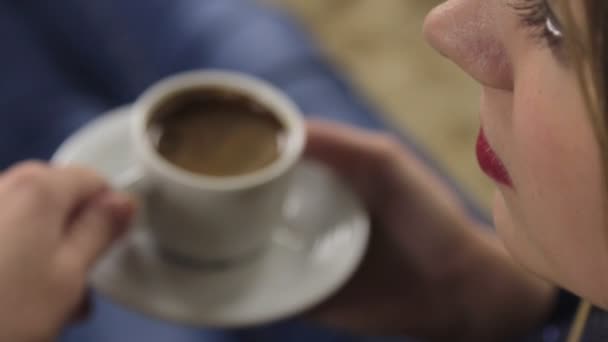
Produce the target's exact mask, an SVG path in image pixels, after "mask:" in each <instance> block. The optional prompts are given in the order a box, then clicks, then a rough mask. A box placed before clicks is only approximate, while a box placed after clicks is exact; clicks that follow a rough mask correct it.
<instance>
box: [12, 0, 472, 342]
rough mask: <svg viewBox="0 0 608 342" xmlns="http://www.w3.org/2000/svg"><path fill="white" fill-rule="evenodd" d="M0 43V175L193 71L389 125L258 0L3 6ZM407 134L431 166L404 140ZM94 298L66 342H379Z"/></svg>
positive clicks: (369, 123) (307, 106) (332, 113)
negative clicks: (160, 313)
mask: <svg viewBox="0 0 608 342" xmlns="http://www.w3.org/2000/svg"><path fill="white" fill-rule="evenodd" d="M0 42H2V51H1V52H0V116H1V121H0V122H1V124H0V168H2V169H3V168H6V167H8V166H10V165H11V164H13V163H15V162H17V161H19V160H22V159H29V158H39V159H47V158H48V157H50V155H51V154H52V152H53V151H54V150H55V149H56V148H57V146H58V145H59V144H60V143H61V142H62V141H63V140H64V139H65V138H66V137H67V136H68V135H69V134H70V133H72V132H73V131H75V130H76V129H78V128H79V127H80V126H82V125H83V124H85V123H86V122H88V121H89V120H91V119H93V118H94V117H96V116H98V115H101V114H102V113H103V112H104V111H106V110H108V109H111V108H113V107H116V106H118V105H122V104H125V103H129V102H132V101H133V100H134V99H135V98H136V96H137V95H138V94H140V93H141V92H142V91H143V90H144V89H145V88H146V87H148V86H149V85H150V84H152V83H153V82H155V81H157V80H159V79H161V78H163V77H165V76H167V75H170V74H173V73H176V72H179V71H184V70H190V69H200V68H221V69H231V70H238V71H242V72H246V73H250V74H253V75H256V76H258V77H262V78H264V79H267V80H268V81H270V82H272V83H274V84H275V85H277V86H278V87H280V88H281V89H283V90H284V91H285V92H287V94H289V95H290V96H291V97H292V98H293V99H294V100H295V102H296V103H297V104H298V105H299V106H300V107H301V109H302V110H303V111H304V112H305V113H310V115H318V116H322V117H324V118H327V119H334V120H340V121H345V122H349V123H351V124H354V125H359V126H363V127H367V128H370V129H376V130H389V129H390V128H389V127H387V126H386V125H385V124H384V123H383V122H382V120H381V119H380V117H379V116H378V115H377V110H376V109H374V108H372V107H371V106H370V105H369V104H368V103H366V102H365V101H364V100H363V99H362V97H361V96H359V94H357V93H356V92H355V91H354V90H353V89H352V88H351V87H350V86H349V84H348V82H346V81H345V80H344V79H343V78H341V77H340V75H338V74H337V73H336V72H335V70H334V69H333V68H332V67H331V65H330V64H329V63H327V61H326V60H325V58H324V57H323V55H322V54H321V53H320V52H319V49H317V48H316V47H315V45H314V44H313V42H312V41H311V39H310V38H309V37H308V36H307V35H306V34H305V33H304V32H303V31H302V30H300V29H299V28H298V26H297V24H295V23H294V20H293V18H290V17H288V16H286V15H284V14H283V13H280V12H278V11H276V10H274V9H270V8H266V7H262V6H260V5H257V4H255V3H254V2H253V1H248V0H172V1H166V0H140V1H138V0H128V1H125V0H103V1H80V0H62V1H32V0H0ZM412 96H415V94H413V95H412ZM402 137H403V139H404V142H405V143H408V144H410V145H412V146H414V148H415V149H416V150H417V151H419V153H420V155H421V156H422V158H424V159H426V160H427V161H428V162H429V163H430V164H433V162H432V160H430V159H428V158H427V157H426V156H425V155H424V153H423V152H422V151H421V150H420V149H418V148H416V146H415V144H414V142H413V141H411V140H410V139H409V138H408V137H407V135H402ZM436 169H437V168H436ZM437 172H438V173H439V174H440V175H441V174H442V173H441V171H440V170H438V169H437ZM443 176H444V175H443ZM463 200H464V201H465V203H467V204H468V206H469V208H470V209H471V212H472V214H473V215H477V216H478V217H480V218H482V215H481V214H480V212H479V211H478V210H477V209H476V208H475V207H474V206H473V205H471V202H470V201H468V200H467V198H466V197H465V196H463ZM94 302H95V310H94V312H93V315H92V317H91V320H90V321H89V322H87V323H85V324H82V325H80V326H75V327H71V328H70V329H68V330H67V331H66V333H65V335H64V336H63V338H62V340H63V341H66V342H68V341H69V342H71V341H90V342H95V341H113V342H120V341H147V342H155V341H158V342H160V341H174V342H187V341H254V340H255V341H260V340H263V341H355V340H356V341H365V340H372V339H373V340H377V339H379V338H364V337H355V336H349V335H345V334H340V333H337V332H332V331H328V330H326V329H322V328H319V327H316V326H312V325H310V324H307V323H303V322H297V321H288V322H279V323H276V324H273V325H270V326H265V327H258V328H253V329H245V330H239V331H209V330H197V329H191V328H184V327H177V326H173V325H170V324H167V323H163V322H158V321H154V320H152V319H149V318H146V317H143V316H140V315H138V314H136V313H132V312H129V311H126V310H125V309H123V308H120V307H118V306H115V305H113V304H111V303H110V302H108V301H107V300H106V299H104V298H102V297H99V296H95V298H94Z"/></svg>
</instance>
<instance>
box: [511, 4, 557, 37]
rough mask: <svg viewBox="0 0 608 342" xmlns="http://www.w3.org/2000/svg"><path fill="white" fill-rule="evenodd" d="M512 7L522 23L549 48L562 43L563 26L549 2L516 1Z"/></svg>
mask: <svg viewBox="0 0 608 342" xmlns="http://www.w3.org/2000/svg"><path fill="white" fill-rule="evenodd" d="M512 7H513V8H514V9H515V11H516V12H517V13H518V15H519V16H520V18H521V21H522V23H523V24H524V25H525V26H527V27H530V28H531V29H532V32H533V34H534V35H535V36H538V37H541V38H542V39H544V40H545V41H546V42H547V43H548V44H549V46H552V47H553V46H556V45H558V44H559V43H560V42H561V41H562V38H563V36H564V35H563V31H562V26H561V24H560V22H559V19H558V18H557V16H556V15H555V13H554V12H553V10H552V9H551V6H549V4H548V3H547V0H519V1H515V3H513V4H512Z"/></svg>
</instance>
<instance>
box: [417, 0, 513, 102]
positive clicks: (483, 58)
mask: <svg viewBox="0 0 608 342" xmlns="http://www.w3.org/2000/svg"><path fill="white" fill-rule="evenodd" d="M499 2H501V1H499V0H447V1H445V2H444V3H443V4H441V5H439V6H438V7H436V8H435V9H433V10H432V11H431V13H429V15H428V16H427V17H426V20H425V22H424V35H425V37H426V39H427V41H428V42H429V43H430V44H431V46H432V47H433V48H435V49H436V50H437V51H438V52H439V53H441V54H442V55H444V56H445V57H447V58H449V59H450V60H452V61H453V62H454V63H456V64H457V65H458V66H460V67H461V68H462V69H463V70H464V71H465V72H466V73H468V74H469V75H470V76H471V77H473V78H474V79H476V80H477V81H478V82H480V83H482V84H483V85H485V86H488V87H493V88H500V89H509V90H510V89H511V88H512V87H513V80H512V78H513V77H512V68H511V63H510V60H509V56H508V53H507V51H506V48H505V45H504V44H503V42H504V39H505V37H504V36H503V35H504V34H505V32H504V30H502V29H501V26H500V25H501V24H500V15H506V13H504V10H502V9H501V7H504V5H501V4H499ZM501 11H502V12H503V13H501Z"/></svg>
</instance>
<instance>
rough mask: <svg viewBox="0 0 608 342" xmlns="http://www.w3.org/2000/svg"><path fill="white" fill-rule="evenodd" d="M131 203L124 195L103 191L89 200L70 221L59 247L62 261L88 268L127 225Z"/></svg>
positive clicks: (132, 210)
mask: <svg viewBox="0 0 608 342" xmlns="http://www.w3.org/2000/svg"><path fill="white" fill-rule="evenodd" d="M134 212H135V204H134V202H133V200H132V199H131V198H130V197H128V196H127V195H124V194H120V193H111V192H107V193H104V194H102V195H99V196H98V197H96V198H95V199H93V200H92V201H91V202H90V203H89V204H88V205H87V206H85V207H84V208H82V209H81V210H80V211H79V213H78V216H76V217H75V218H74V220H72V221H71V227H69V229H68V232H69V233H68V234H67V236H66V238H65V242H64V245H63V252H64V255H65V257H66V258H69V260H72V262H73V263H74V262H77V263H78V264H80V266H81V267H83V269H85V270H86V269H89V268H90V267H91V266H92V265H93V264H94V263H95V261H96V260H97V258H98V257H99V256H100V255H101V254H102V253H103V252H104V251H105V250H106V249H107V248H108V247H109V245H110V243H111V242H113V241H114V240H115V239H116V238H118V237H119V236H121V235H122V234H123V233H124V232H125V231H126V229H127V228H128V226H129V223H130V221H131V218H132V217H133V214H134Z"/></svg>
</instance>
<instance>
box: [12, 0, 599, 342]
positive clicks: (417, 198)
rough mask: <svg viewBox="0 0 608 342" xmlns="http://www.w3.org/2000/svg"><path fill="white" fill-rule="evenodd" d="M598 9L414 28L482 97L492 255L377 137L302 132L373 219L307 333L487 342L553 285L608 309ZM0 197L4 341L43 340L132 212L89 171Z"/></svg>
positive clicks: (434, 18) (461, 12) (470, 11)
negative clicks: (350, 268) (365, 241)
mask: <svg viewBox="0 0 608 342" xmlns="http://www.w3.org/2000/svg"><path fill="white" fill-rule="evenodd" d="M607 11H608V5H605V4H604V2H603V1H602V0H570V1H564V2H563V3H561V2H558V1H550V0H449V1H447V2H445V3H444V4H443V5H441V6H440V7H438V8H437V9H436V10H434V11H433V12H432V13H431V14H430V15H429V17H428V19H427V22H426V25H425V33H426V36H427V38H428V39H429V41H430V42H431V44H432V45H433V46H434V47H435V48H437V49H438V50H439V51H440V53H442V54H444V55H445V56H447V57H448V58H450V59H452V60H453V61H454V62H455V63H456V64H458V65H459V66H460V67H461V68H463V69H464V70H465V71H466V72H467V73H469V74H470V75H471V76H472V77H474V78H475V79H476V80H478V81H479V82H480V83H481V84H482V86H483V96H482V105H481V109H482V110H481V121H482V127H483V129H482V133H481V134H480V139H479V143H478V155H479V157H480V158H479V159H480V164H481V166H482V168H483V169H484V170H485V171H486V172H487V173H488V175H489V176H491V177H492V178H493V179H494V180H495V181H496V184H497V188H498V191H497V195H496V201H495V204H494V217H495V221H496V226H497V230H498V233H499V234H498V235H499V236H500V238H501V239H502V241H504V246H505V247H506V248H503V244H502V243H501V242H499V241H498V240H497V239H496V238H495V236H494V235H493V234H490V233H488V232H487V230H484V229H479V228H482V227H479V226H480V225H479V224H478V223H477V222H475V221H474V220H472V219H470V218H469V217H468V216H467V215H466V213H465V210H464V209H463V208H462V207H461V204H460V203H459V202H458V201H457V200H456V197H455V196H454V195H453V194H452V193H451V192H450V190H449V189H448V188H447V187H446V186H445V185H444V184H442V183H441V181H440V180H438V179H436V178H435V177H433V176H432V172H430V170H429V169H427V167H426V166H425V165H424V164H423V163H421V162H420V161H419V160H417V159H416V158H415V157H414V155H413V153H411V152H410V151H408V150H406V149H405V148H404V147H402V146H400V145H399V144H397V143H396V142H394V141H393V140H392V139H391V138H390V137H386V136H382V135H376V134H373V133H369V132H365V131H359V130H354V129H352V128H348V127H344V126H338V125H335V124H329V123H319V122H317V123H311V125H310V144H309V148H308V153H309V155H310V156H312V157H314V158H317V159H319V160H321V161H323V162H325V163H327V164H328V165H330V166H331V167H333V168H334V169H335V170H336V172H338V173H340V174H341V175H343V176H344V177H345V178H346V179H348V180H349V181H350V182H351V184H352V186H353V187H354V188H355V189H356V190H357V191H358V192H359V194H360V195H361V197H362V198H363V199H364V200H365V203H366V205H367V207H368V209H369V211H370V212H371V214H372V216H373V218H374V220H375V222H376V223H377V226H376V230H375V231H374V234H373V237H372V245H371V247H370V250H369V253H368V255H367V258H366V259H365V261H364V264H363V265H362V267H361V268H360V270H359V272H358V273H357V274H356V275H355V276H354V278H353V279H352V281H351V282H350V283H349V284H348V285H347V286H346V287H345V288H344V289H343V290H342V291H341V292H340V293H338V294H337V295H336V296H335V297H334V298H332V299H331V300H330V301H328V302H327V303H325V304H324V305H322V306H321V307H319V308H317V309H316V310H315V311H314V312H313V313H312V316H313V317H314V318H315V319H319V320H322V321H324V322H327V323H330V324H333V325H334V326H338V327H343V328H347V329H354V330H357V331H360V332H364V333H367V332H371V333H383V334H387V333H391V334H394V333H397V334H404V335H405V334H407V335H414V336H418V337H422V338H426V339H445V340H450V341H455V340H465V341H488V340H490V341H493V340H500V339H504V338H507V337H516V336H523V335H525V334H526V333H527V332H529V331H530V330H533V329H535V328H537V327H539V326H541V325H542V324H543V323H544V322H546V320H547V319H548V318H549V316H550V315H551V313H552V311H553V310H554V307H555V303H556V295H557V293H558V291H557V290H556V288H555V287H554V285H553V284H557V285H559V286H563V287H565V288H567V289H569V290H571V291H572V292H574V293H576V294H577V295H580V296H582V297H583V298H585V299H587V300H589V301H590V302H591V303H593V304H594V305H596V306H597V307H600V308H604V309H606V308H608V298H607V296H608V293H606V292H605V290H604V289H605V288H606V286H605V285H606V284H605V283H606V281H607V277H608V272H607V271H606V269H607V268H606V266H607V265H606V263H607V262H608V258H607V256H608V244H607V241H606V240H605V235H604V234H605V229H606V228H607V226H608V222H606V218H605V217H604V212H605V210H604V205H605V202H606V199H607V196H608V191H606V190H607V189H608V188H607V186H606V184H605V178H604V174H605V170H606V169H605V163H606V162H607V161H608V156H607V155H608V153H606V151H608V150H606V146H607V145H606V144H605V143H604V141H605V140H606V139H605V137H606V136H608V130H607V126H605V125H604V124H603V121H604V120H603V116H602V115H601V114H603V113H605V110H604V102H605V99H607V98H608V95H607V94H606V92H605V87H604V85H605V78H604V76H605V73H604V71H605V68H604V65H605V63H606V58H608V57H605V55H604V52H603V51H604V50H605V49H606V48H608V44H602V42H603V39H601V37H604V36H605V34H607V33H608V28H606V26H605V25H604V24H603V22H602V21H603V20H602V19H603V18H604V17H605V16H606V14H607V13H608V12H607ZM590 38H593V39H590ZM579 75H586V76H588V77H579ZM581 80H582V81H583V84H584V85H585V87H581V86H580V84H581V82H580V81H581ZM583 89H588V90H589V93H587V92H586V91H583ZM24 187H25V189H27V191H22V189H23V188H24ZM18 189H19V190H18ZM0 194H2V195H0V196H4V198H11V201H10V202H8V201H7V203H10V205H7V206H6V207H5V209H4V210H5V212H6V214H5V215H3V216H2V219H1V220H0V227H2V228H4V229H0V241H2V244H3V248H0V251H2V253H3V255H2V257H1V258H0V260H1V262H0V277H1V278H2V279H12V280H13V281H12V282H10V283H8V282H4V283H3V284H2V285H0V296H2V297H1V299H0V300H1V301H2V302H3V303H11V301H14V302H16V301H19V303H28V304H29V306H23V305H21V306H17V305H6V306H4V308H19V311H15V310H12V311H10V312H0V314H1V315H2V320H0V332H2V333H3V334H5V335H4V336H0V337H2V339H6V340H15V341H16V340H29V339H41V338H44V337H46V338H48V337H49V336H53V334H54V333H56V332H57V331H58V330H59V329H60V327H61V325H62V324H63V323H64V322H66V321H68V320H69V319H71V318H72V317H73V315H74V312H76V311H77V307H78V305H79V304H78V303H79V295H80V294H81V293H82V288H83V284H84V281H83V279H84V273H85V272H84V270H85V269H87V267H88V266H89V265H90V264H91V262H92V261H93V260H94V259H95V258H96V257H97V256H98V255H99V254H100V253H101V251H102V250H103V249H104V248H105V247H107V245H108V244H109V243H110V241H111V240H112V237H113V236H114V235H115V232H120V231H121V230H122V228H123V227H124V226H125V223H126V221H127V220H128V218H129V217H130V216H131V214H132V208H133V206H132V203H131V202H130V201H129V200H128V199H126V198H125V197H123V196H122V195H120V194H117V193H113V192H111V191H109V190H107V189H106V188H105V186H104V183H103V181H101V180H100V179H98V178H97V177H96V176H95V175H92V174H90V173H88V172H87V171H84V170H81V169H57V168H52V167H48V166H44V165H38V164H29V165H25V166H18V167H16V168H15V169H13V170H12V171H9V172H7V173H5V174H4V175H3V176H2V178H1V179H0ZM31 213H36V215H32V214H31ZM34 216H35V217H34ZM40 220H44V221H43V222H45V227H44V228H45V230H44V231H43V232H38V231H37V229H39V228H40V225H39V224H38V223H39V222H37V221H40ZM46 222H51V223H52V224H50V225H49V224H48V223H46ZM12 227H19V229H18V230H16V229H11V228H12ZM23 246H27V249H24V248H16V247H23ZM32 250H35V251H36V253H31V251H32ZM66 255H70V257H66ZM15 260H18V261H19V262H15ZM24 260H25V261H26V263H24V262H23V261H24ZM16 265H20V266H19V267H17V266H16ZM23 265H28V267H23ZM520 265H523V267H522V266H520ZM530 271H531V272H530ZM24 297H27V298H28V300H27V301H23V300H21V299H20V298H24ZM583 312H584V311H583ZM24 323H27V326H25V325H24ZM571 336H572V338H573V339H574V340H576V339H577V338H578V331H577V330H573V332H572V334H571Z"/></svg>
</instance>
